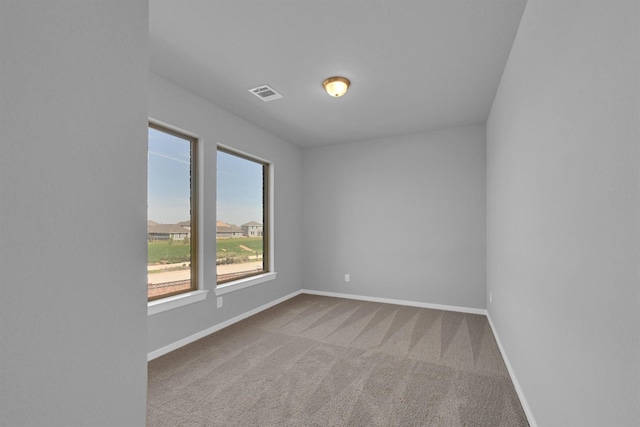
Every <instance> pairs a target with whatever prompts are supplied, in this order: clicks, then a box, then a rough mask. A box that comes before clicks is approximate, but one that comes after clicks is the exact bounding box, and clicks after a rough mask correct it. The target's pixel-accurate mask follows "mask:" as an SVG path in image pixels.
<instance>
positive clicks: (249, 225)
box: [242, 221, 262, 227]
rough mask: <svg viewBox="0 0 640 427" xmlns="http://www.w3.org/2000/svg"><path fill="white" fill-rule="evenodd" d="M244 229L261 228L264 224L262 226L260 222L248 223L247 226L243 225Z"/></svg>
mask: <svg viewBox="0 0 640 427" xmlns="http://www.w3.org/2000/svg"><path fill="white" fill-rule="evenodd" d="M242 226H243V227H253V226H260V227H262V224H260V223H259V222H255V221H251V222H248V223H246V224H242Z"/></svg>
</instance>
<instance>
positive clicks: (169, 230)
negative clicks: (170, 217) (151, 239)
mask: <svg viewBox="0 0 640 427" xmlns="http://www.w3.org/2000/svg"><path fill="white" fill-rule="evenodd" d="M147 233H149V234H188V233H189V230H187V229H186V228H184V227H182V226H180V225H178V224H158V225H152V226H149V227H147Z"/></svg>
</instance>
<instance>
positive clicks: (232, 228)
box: [216, 224, 242, 233]
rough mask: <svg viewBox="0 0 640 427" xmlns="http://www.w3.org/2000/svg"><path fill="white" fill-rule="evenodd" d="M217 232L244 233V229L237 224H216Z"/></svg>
mask: <svg viewBox="0 0 640 427" xmlns="http://www.w3.org/2000/svg"><path fill="white" fill-rule="evenodd" d="M216 233H242V229H241V228H240V227H238V226H237V225H233V224H227V225H222V226H218V225H216Z"/></svg>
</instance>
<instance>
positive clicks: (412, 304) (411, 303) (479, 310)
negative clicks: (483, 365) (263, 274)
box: [302, 289, 487, 316]
mask: <svg viewBox="0 0 640 427" xmlns="http://www.w3.org/2000/svg"><path fill="white" fill-rule="evenodd" d="M302 293H303V294H310V295H321V296H325V297H336V298H346V299H355V300H359V301H371V302H381V303H385V304H396V305H407V306H409V307H421V308H432V309H434V310H446V311H457V312H460V313H470V314H482V315H485V316H486V315H487V310H485V309H484V308H472V307H459V306H456V305H443V304H431V303H427V302H418V301H405V300H399V299H389V298H379V297H368V296H362V295H350V294H341V293H338V292H324V291H314V290H311V289H303V290H302Z"/></svg>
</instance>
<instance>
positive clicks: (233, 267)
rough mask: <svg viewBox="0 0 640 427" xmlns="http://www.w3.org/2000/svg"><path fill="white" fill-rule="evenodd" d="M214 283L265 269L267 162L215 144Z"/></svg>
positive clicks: (267, 260) (247, 275)
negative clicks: (216, 148)
mask: <svg viewBox="0 0 640 427" xmlns="http://www.w3.org/2000/svg"><path fill="white" fill-rule="evenodd" d="M216 171H217V172H216V182H217V191H216V194H217V196H216V217H217V222H216V277H217V284H218V285H221V284H225V283H229V282H233V281H236V280H239V279H244V278H248V277H251V276H257V275H261V274H264V273H268V272H269V265H270V264H269V256H270V254H269V226H268V224H269V220H268V212H269V209H268V200H269V195H268V194H267V193H268V189H269V183H268V178H269V164H268V163H267V162H264V161H261V160H258V159H255V158H252V157H250V156H247V155H244V154H240V153H237V152H234V151H232V150H230V149H227V148H222V147H218V153H217V169H216Z"/></svg>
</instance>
